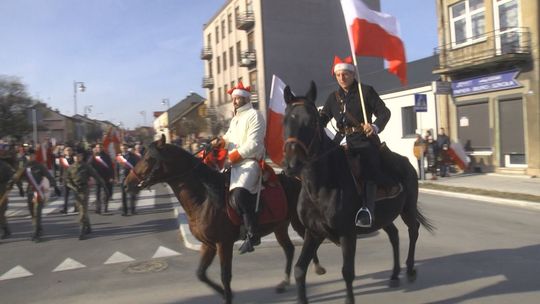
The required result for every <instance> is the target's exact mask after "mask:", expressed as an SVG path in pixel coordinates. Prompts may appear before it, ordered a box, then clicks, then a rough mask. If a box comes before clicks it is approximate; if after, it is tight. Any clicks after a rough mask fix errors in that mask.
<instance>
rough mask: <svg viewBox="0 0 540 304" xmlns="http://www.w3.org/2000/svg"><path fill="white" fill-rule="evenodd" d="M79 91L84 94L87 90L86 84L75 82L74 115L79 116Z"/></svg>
mask: <svg viewBox="0 0 540 304" xmlns="http://www.w3.org/2000/svg"><path fill="white" fill-rule="evenodd" d="M77 89H79V90H80V91H81V92H84V91H85V90H86V87H85V86H84V82H82V81H75V80H74V81H73V106H74V110H73V115H77Z"/></svg>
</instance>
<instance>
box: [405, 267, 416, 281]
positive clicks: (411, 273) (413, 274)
mask: <svg viewBox="0 0 540 304" xmlns="http://www.w3.org/2000/svg"><path fill="white" fill-rule="evenodd" d="M407 280H408V281H409V282H411V283H412V282H414V281H416V269H413V270H410V271H407Z"/></svg>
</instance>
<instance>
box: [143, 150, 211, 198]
mask: <svg viewBox="0 0 540 304" xmlns="http://www.w3.org/2000/svg"><path fill="white" fill-rule="evenodd" d="M156 150H157V149H156ZM154 159H155V160H156V162H155V163H154V164H153V165H152V168H151V169H150V173H149V174H148V175H147V176H146V177H145V178H144V179H141V178H140V177H139V176H138V175H137V173H135V171H133V170H132V172H133V174H134V175H135V177H136V178H137V180H138V181H139V183H138V184H137V187H138V188H141V189H142V188H146V187H145V185H149V184H150V181H151V180H152V179H153V178H154V175H155V174H156V172H157V171H158V169H159V168H160V167H161V165H162V164H163V163H164V162H165V161H163V160H161V159H159V158H158V157H155V158H154ZM202 163H203V162H202V161H196V162H195V164H194V165H193V167H192V168H191V169H189V170H186V171H184V172H182V173H179V174H176V175H173V176H169V177H168V178H165V179H163V180H162V181H161V182H164V183H166V182H168V181H170V180H174V179H178V178H181V177H184V176H186V175H188V174H190V173H191V172H192V171H194V170H195V169H197V167H199V166H200V165H201V164H202ZM147 187H148V186H147Z"/></svg>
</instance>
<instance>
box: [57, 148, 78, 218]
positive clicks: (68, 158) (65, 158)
mask: <svg viewBox="0 0 540 304" xmlns="http://www.w3.org/2000/svg"><path fill="white" fill-rule="evenodd" d="M74 162H75V160H74V158H73V148H71V147H65V148H64V153H63V155H61V156H60V157H58V163H59V167H60V174H61V176H62V180H64V208H63V209H62V210H60V213H64V214H66V213H67V212H68V201H69V193H70V192H71V191H70V188H69V187H68V186H67V184H66V182H65V175H66V172H67V170H68V169H69V167H70V166H71V165H73V163H74ZM75 205H76V204H75ZM73 212H77V206H75V207H74V209H73Z"/></svg>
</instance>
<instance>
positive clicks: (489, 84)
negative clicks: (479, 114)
mask: <svg viewBox="0 0 540 304" xmlns="http://www.w3.org/2000/svg"><path fill="white" fill-rule="evenodd" d="M518 74H519V71H518V70H512V71H506V72H503V73H497V74H491V75H487V76H482V77H476V78H469V79H463V80H458V81H452V95H453V96H454V97H455V96H465V95H471V94H478V93H485V92H491V91H499V90H507V89H512V88H518V87H521V84H520V83H519V82H518V81H517V80H516V77H517V75H518Z"/></svg>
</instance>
